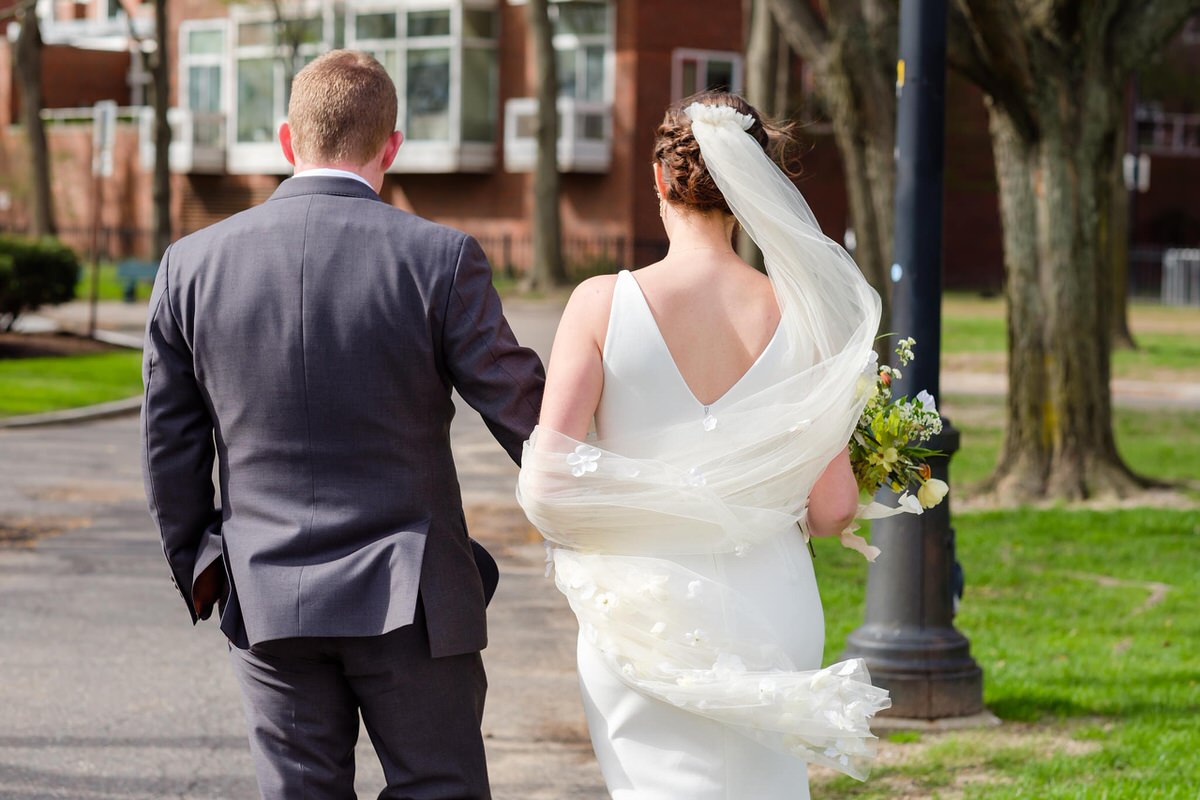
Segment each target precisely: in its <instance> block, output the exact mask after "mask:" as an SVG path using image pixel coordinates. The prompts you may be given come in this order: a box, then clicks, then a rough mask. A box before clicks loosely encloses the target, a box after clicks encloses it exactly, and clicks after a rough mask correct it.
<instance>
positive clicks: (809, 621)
mask: <svg viewBox="0 0 1200 800" xmlns="http://www.w3.org/2000/svg"><path fill="white" fill-rule="evenodd" d="M687 111H688V114H689V116H691V117H692V121H693V125H692V128H693V133H694V134H695V136H696V140H697V142H698V143H699V144H700V147H701V151H702V153H703V155H704V158H705V162H706V164H707V166H708V168H709V171H710V173H711V174H712V176H713V178H714V180H715V181H716V182H717V185H718V186H719V187H720V189H721V192H722V194H723V195H724V196H725V198H726V200H727V201H728V202H729V204H730V207H731V208H732V210H733V212H734V215H735V216H736V217H737V219H738V221H739V222H740V223H741V224H742V226H743V228H744V229H745V230H746V231H747V232H748V233H749V234H750V235H751V236H752V237H753V238H754V241H755V242H756V243H758V245H759V247H760V248H762V250H763V253H764V256H765V260H766V268H767V273H768V277H770V279H771V284H772V287H773V288H774V290H775V295H776V298H777V299H778V300H779V307H780V323H779V327H778V329H777V330H776V332H775V334H774V336H773V337H772V339H771V341H770V343H769V344H768V345H767V346H766V347H765V348H764V350H763V352H762V353H761V354H760V356H759V357H758V359H757V360H756V361H755V363H754V364H753V365H752V366H751V367H750V368H749V369H748V370H747V372H746V373H745V374H744V375H743V376H742V377H741V379H739V380H738V381H737V382H736V383H735V384H734V385H733V386H732V387H731V388H730V389H729V390H728V391H727V392H726V393H725V394H724V395H723V396H722V397H720V398H719V399H717V400H716V401H715V402H713V403H711V404H709V405H707V406H706V405H704V404H703V403H701V402H700V401H699V400H697V398H696V397H695V396H694V395H693V393H692V392H691V390H690V389H689V388H688V385H687V383H686V382H685V381H684V378H683V376H682V375H681V374H680V373H679V369H678V367H677V366H676V364H675V362H674V360H673V359H672V357H671V353H670V351H669V350H668V349H667V346H666V343H665V341H664V340H663V337H662V333H661V331H660V330H659V328H658V325H657V323H656V322H655V319H654V316H653V314H652V313H651V310H650V307H649V305H648V304H647V302H646V299H645V297H644V295H643V294H642V293H641V289H640V287H639V286H638V284H637V281H636V279H635V278H634V277H633V275H632V274H630V273H628V272H623V273H621V274H620V275H619V276H618V277H617V281H616V285H615V287H614V293H613V301H612V310H611V312H610V320H609V328H608V333H607V336H606V339H605V344H604V349H603V354H602V355H603V359H602V360H603V369H604V391H603V393H602V396H601V400H600V403H599V406H598V408H597V410H596V415H595V421H596V436H595V437H592V438H589V439H588V440H587V441H578V440H575V439H573V438H571V437H569V436H566V435H564V434H562V433H560V432H558V431H554V430H551V429H545V428H542V427H540V426H539V428H537V429H535V430H534V432H533V435H532V436H531V437H530V440H529V441H528V442H527V443H526V445H525V449H524V452H523V454H522V459H521V473H520V476H519V477H518V481H517V500H518V502H519V503H520V504H521V507H522V508H523V509H524V510H525V513H526V515H528V517H529V519H530V521H532V522H533V524H534V525H536V526H537V528H538V530H539V531H541V533H542V535H543V536H544V537H545V538H546V540H547V542H548V545H549V546H550V548H551V561H552V563H553V570H554V573H555V584H556V585H557V587H558V588H559V590H560V591H562V592H563V594H564V595H566V597H567V600H568V601H569V603H570V605H571V610H572V611H573V612H574V613H575V616H576V617H577V619H578V620H579V630H580V637H579V650H578V653H579V676H580V686H581V688H582V692H583V701H584V706H585V709H586V712H587V719H588V726H589V728H590V730H591V735H592V743H593V746H594V748H595V751H596V756H597V758H598V760H599V762H600V767H601V769H602V771H603V773H604V778H605V781H606V782H607V784H608V788H609V790H610V791H611V792H612V795H613V797H614V798H616V800H795V799H796V798H806V797H808V778H807V766H806V765H807V764H808V763H819V764H824V765H827V766H830V767H832V768H833V769H836V770H839V771H841V772H844V773H846V774H847V775H851V776H853V777H856V778H859V779H860V780H861V779H865V778H866V776H867V773H868V771H869V768H870V763H871V760H872V758H873V755H874V748H873V740H874V736H873V735H872V734H871V731H870V719H871V717H872V716H873V715H874V714H875V713H877V712H878V711H880V710H881V709H883V708H886V707H887V706H888V705H889V700H888V697H887V692H886V691H884V690H882V689H879V688H877V687H875V686H872V685H871V681H870V675H869V674H868V673H867V669H866V665H865V663H864V662H863V660H862V659H850V660H847V661H843V662H839V663H837V664H833V665H831V666H829V667H826V668H824V669H822V668H820V662H821V653H822V648H823V644H824V625H823V621H822V614H821V601H820V597H819V595H818V593H817V587H816V580H815V578H814V575H813V569H812V562H811V561H810V560H809V555H808V551H807V549H806V547H805V545H804V542H803V539H802V536H801V534H800V532H799V530H798V529H797V523H800V522H801V521H802V520H803V517H804V513H805V508H806V505H807V500H808V496H809V493H810V492H811V491H812V487H813V484H814V483H815V482H816V480H817V478H818V477H819V476H820V474H821V472H822V471H823V470H824V469H825V467H826V466H827V465H828V464H829V462H830V461H832V460H833V458H834V457H835V456H836V455H837V454H838V453H839V452H841V451H843V450H844V449H845V447H846V442H848V441H849V439H850V435H851V433H852V432H853V430H854V425H855V422H856V421H857V419H858V416H859V414H860V413H861V411H862V408H863V405H864V404H865V402H866V397H867V395H866V390H867V387H869V386H871V385H873V383H872V380H871V378H873V373H871V375H870V376H869V377H865V376H864V370H866V371H867V372H869V373H870V372H871V370H872V369H873V367H871V360H870V356H871V347H872V344H873V341H874V337H875V332H876V329H877V327H878V323H879V314H880V303H879V297H878V295H876V294H875V292H874V290H872V289H871V288H870V286H869V285H867V283H866V281H865V280H864V279H863V277H862V274H861V273H860V272H859V270H858V268H857V267H856V266H855V265H854V262H853V260H851V259H850V257H849V256H848V255H847V254H846V253H845V251H844V250H842V249H841V247H840V246H838V245H837V243H835V242H833V241H831V240H830V239H828V237H825V236H824V235H823V234H822V233H821V231H820V228H819V227H818V226H817V225H816V220H815V219H814V218H813V216H812V212H811V209H809V208H808V206H807V204H806V203H805V202H804V199H803V198H802V197H801V196H800V194H799V192H798V191H797V190H796V188H795V186H794V185H793V184H792V183H791V181H790V180H789V179H788V178H787V176H785V175H784V174H783V173H782V172H781V171H779V169H778V168H777V167H776V166H775V165H774V164H773V163H772V162H771V161H770V159H769V158H768V157H767V156H766V154H765V153H764V152H763V150H762V148H761V146H759V145H758V143H757V142H756V141H755V140H754V139H752V138H751V137H749V136H747V135H746V130H747V129H748V128H749V127H750V126H751V124H752V120H751V119H750V118H749V117H746V116H744V115H741V114H738V113H737V112H735V111H734V110H733V109H732V108H729V107H727V106H703V105H699V104H696V105H693V106H690V107H689V108H688V109H687Z"/></svg>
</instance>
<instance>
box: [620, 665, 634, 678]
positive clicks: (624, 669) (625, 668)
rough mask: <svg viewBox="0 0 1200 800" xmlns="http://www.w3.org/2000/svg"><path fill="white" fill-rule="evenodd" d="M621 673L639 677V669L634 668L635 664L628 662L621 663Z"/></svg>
mask: <svg viewBox="0 0 1200 800" xmlns="http://www.w3.org/2000/svg"><path fill="white" fill-rule="evenodd" d="M621 674H622V675H624V676H625V677H626V678H635V677H637V670H635V669H634V668H633V664H629V663H626V664H622V665H621Z"/></svg>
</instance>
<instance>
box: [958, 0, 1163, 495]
mask: <svg viewBox="0 0 1200 800" xmlns="http://www.w3.org/2000/svg"><path fill="white" fill-rule="evenodd" d="M1118 5H1119V4H1117V3H1109V4H1107V7H1106V8H1105V10H1104V13H1091V12H1086V13H1085V9H1084V8H1083V7H1082V6H1081V5H1080V4H1078V3H1076V4H1060V7H1059V8H1058V10H1057V12H1056V13H1055V14H1053V15H1050V14H1048V15H1047V16H1046V19H1045V20H1041V19H1039V18H1038V17H1037V16H1036V15H1035V16H1034V17H1033V18H1030V17H1028V16H1027V15H1022V14H1018V13H1016V8H1015V5H1013V6H1010V7H1008V8H1003V7H1000V6H998V5H996V4H995V3H994V2H991V0H987V2H984V0H960V7H961V8H962V10H963V12H964V15H965V19H966V21H967V23H968V25H969V26H973V31H972V33H973V40H974V42H975V44H974V45H970V46H968V47H967V52H966V56H965V57H966V59H967V61H968V62H969V63H968V67H969V68H968V69H966V70H964V72H965V73H966V74H967V75H968V77H972V75H973V73H974V75H975V76H981V77H982V80H980V81H979V82H980V84H981V86H982V87H983V88H984V90H985V92H987V93H988V94H987V104H988V113H989V116H990V124H991V131H992V138H993V145H994V154H995V162H996V174H997V178H998V182H999V188H1000V212H1001V218H1002V222H1003V231H1004V258H1005V267H1006V269H1007V286H1006V294H1007V298H1008V332H1009V342H1008V352H1009V363H1008V379H1009V393H1008V403H1007V420H1006V422H1007V425H1006V428H1005V438H1004V443H1003V445H1002V447H1001V454H1000V461H999V463H998V465H997V467H996V471H995V473H994V474H993V476H992V478H991V481H990V485H991V489H992V490H993V491H994V492H995V493H996V494H997V496H998V497H999V498H1001V499H1003V500H1006V501H1016V502H1025V501H1031V500H1038V499H1042V498H1054V499H1063V500H1080V499H1085V498H1089V497H1095V496H1116V497H1122V496H1127V495H1129V494H1132V493H1134V492H1136V491H1137V490H1139V489H1141V488H1143V487H1145V486H1146V485H1147V484H1148V483H1149V482H1148V481H1146V480H1145V479H1143V478H1140V477H1138V476H1136V475H1134V474H1133V473H1132V472H1131V471H1130V469H1129V468H1128V467H1127V466H1126V465H1125V463H1124V461H1123V460H1122V459H1121V457H1120V455H1119V454H1118V452H1117V448H1116V442H1115V439H1114V436H1113V422H1112V400H1111V392H1110V387H1109V381H1110V377H1111V356H1110V354H1111V347H1112V338H1111V336H1112V330H1113V319H1114V317H1115V314H1116V308H1115V306H1116V303H1115V294H1114V280H1115V271H1114V268H1113V264H1112V253H1113V241H1112V240H1113V237H1114V230H1113V226H1112V224H1111V222H1112V219H1113V214H1114V206H1115V205H1116V204H1117V201H1116V198H1117V195H1118V194H1119V192H1122V191H1124V189H1123V187H1120V188H1118V186H1117V184H1116V182H1115V181H1114V180H1113V177H1114V172H1115V170H1116V167H1117V160H1116V154H1117V149H1118V148H1117V132H1118V129H1119V126H1120V125H1121V124H1123V116H1122V113H1121V112H1122V108H1123V104H1122V90H1123V84H1124V80H1125V77H1126V75H1125V74H1123V69H1124V68H1123V67H1122V66H1121V65H1118V64H1114V63H1113V61H1112V59H1111V53H1112V52H1114V51H1115V50H1119V49H1120V47H1119V43H1118V42H1116V41H1114V40H1115V39H1119V38H1120V37H1121V36H1124V35H1127V33H1128V32H1127V31H1124V30H1123V29H1122V26H1119V25H1115V24H1114V21H1115V20H1116V19H1118V18H1119V16H1120V11H1119V10H1118V9H1117V6H1118ZM1106 14H1107V16H1106ZM1072 20H1074V22H1072ZM1075 23H1078V24H1075ZM1039 24H1045V25H1048V26H1050V30H1039V28H1038V25H1039ZM1064 24H1066V25H1067V27H1069V28H1074V29H1077V35H1075V36H1073V37H1071V38H1070V39H1069V40H1063V39H1061V38H1058V37H1056V36H1055V35H1054V33H1055V32H1056V31H1057V30H1058V28H1057V27H1056V26H1060V25H1064ZM1164 41H1165V40H1164ZM997 46H999V47H1001V49H1003V51H1004V55H1003V58H1001V57H999V55H998V54H997V53H996V52H995V49H996V47H997ZM972 47H973V48H975V49H974V50H973V51H971V48H972ZM963 52H964V51H960V52H959V55H960V56H961V55H963ZM1033 75H1036V76H1037V79H1036V80H1031V79H1030V76H1033ZM1022 87H1023V88H1022Z"/></svg>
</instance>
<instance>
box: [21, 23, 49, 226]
mask: <svg viewBox="0 0 1200 800" xmlns="http://www.w3.org/2000/svg"><path fill="white" fill-rule="evenodd" d="M16 17H17V20H18V21H19V22H20V24H21V33H20V35H19V36H18V37H17V42H16V54H15V55H16V58H15V59H14V60H15V61H16V63H15V65H14V68H15V70H16V73H17V81H18V84H19V85H20V87H21V124H22V126H23V127H24V128H25V138H26V140H27V141H28V142H29V167H30V172H31V180H30V185H31V187H32V202H31V207H30V209H29V216H30V229H29V233H30V235H32V236H53V235H54V234H55V233H56V232H57V228H56V226H55V224H54V206H53V195H52V194H51V190H50V152H49V148H48V147H47V145H46V128H45V126H44V125H43V124H42V32H41V28H40V27H39V24H38V17H37V8H36V3H34V2H27V3H26V4H25V5H24V6H23V7H22V9H21V10H20V11H18V12H17V15H16Z"/></svg>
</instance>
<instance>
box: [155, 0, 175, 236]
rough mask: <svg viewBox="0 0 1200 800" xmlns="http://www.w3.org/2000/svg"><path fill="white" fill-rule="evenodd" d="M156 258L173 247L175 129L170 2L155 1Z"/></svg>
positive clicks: (164, 0)
mask: <svg viewBox="0 0 1200 800" xmlns="http://www.w3.org/2000/svg"><path fill="white" fill-rule="evenodd" d="M154 12H155V19H154V36H155V41H156V44H157V48H156V49H155V51H154V61H153V68H152V70H151V71H152V75H153V79H154V189H153V199H154V225H153V228H154V232H153V236H154V241H153V249H154V257H155V258H156V259H157V258H161V257H162V254H163V253H164V252H166V249H167V246H168V245H169V244H170V243H171V163H170V151H171V125H170V123H169V122H168V121H167V109H168V108H169V107H170V97H169V89H170V80H169V76H168V72H167V66H168V58H167V47H168V39H169V37H168V35H167V0H154Z"/></svg>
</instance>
